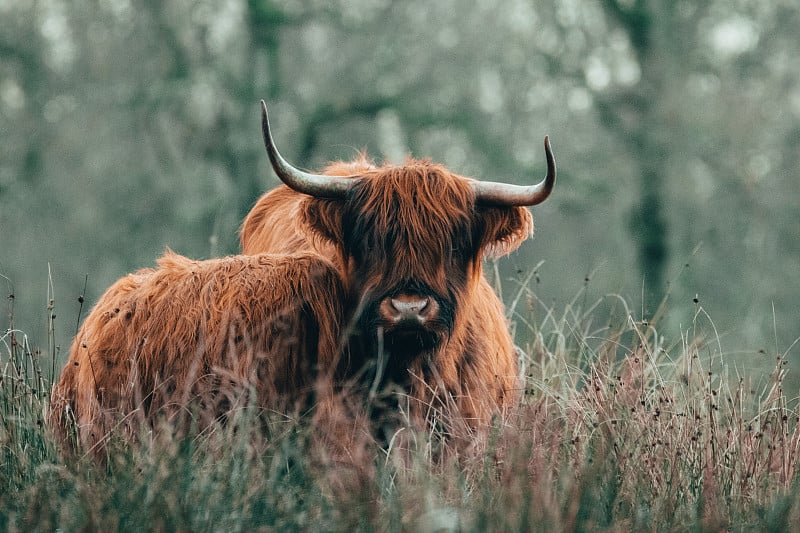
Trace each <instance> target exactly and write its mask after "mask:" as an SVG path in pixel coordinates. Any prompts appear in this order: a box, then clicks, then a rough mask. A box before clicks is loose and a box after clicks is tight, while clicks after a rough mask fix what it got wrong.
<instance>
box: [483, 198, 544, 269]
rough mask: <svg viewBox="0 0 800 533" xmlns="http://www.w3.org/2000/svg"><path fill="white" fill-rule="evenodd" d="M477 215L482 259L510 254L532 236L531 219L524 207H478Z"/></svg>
mask: <svg viewBox="0 0 800 533" xmlns="http://www.w3.org/2000/svg"><path fill="white" fill-rule="evenodd" d="M477 215H478V221H479V223H478V231H479V233H480V235H479V236H478V242H479V243H480V252H481V253H482V254H483V256H484V257H500V256H503V255H506V254H508V253H511V252H513V251H514V250H516V249H517V248H519V245H520V244H522V243H523V241H525V239H527V238H528V237H530V236H531V235H532V234H533V217H532V216H531V213H530V211H528V210H527V209H526V208H524V207H510V208H509V207H480V208H478V213H477Z"/></svg>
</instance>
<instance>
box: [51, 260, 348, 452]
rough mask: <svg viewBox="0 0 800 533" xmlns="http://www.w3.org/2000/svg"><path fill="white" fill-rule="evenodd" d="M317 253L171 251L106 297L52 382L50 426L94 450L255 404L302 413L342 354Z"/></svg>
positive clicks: (330, 283)
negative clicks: (120, 438) (193, 255)
mask: <svg viewBox="0 0 800 533" xmlns="http://www.w3.org/2000/svg"><path fill="white" fill-rule="evenodd" d="M339 280H340V277H339V275H338V273H337V271H336V270H335V269H334V267H333V265H332V264H331V263H330V262H329V261H327V260H325V259H324V258H322V257H321V256H319V255H318V254H308V253H306V254H302V253H300V254H295V255H252V256H233V257H226V258H222V259H213V260H208V261H192V260H189V259H187V258H185V257H182V256H180V255H177V254H174V253H172V252H167V253H166V254H165V255H164V256H163V257H162V258H161V259H160V260H159V261H158V268H156V269H150V268H147V269H143V270H139V271H138V272H135V273H133V274H130V275H128V276H125V277H124V278H122V279H120V280H119V281H117V282H116V283H115V284H114V285H112V286H111V287H110V288H109V289H108V290H107V291H106V293H105V294H104V295H103V296H102V297H101V298H100V300H99V301H98V302H97V304H96V306H95V307H94V309H93V310H92V312H91V313H90V314H89V316H88V317H87V318H86V320H85V321H84V323H83V325H82V327H81V329H80V331H79V333H78V335H77V336H76V338H75V340H74V342H73V344H72V347H71V350H70V356H69V360H68V361H67V364H66V366H65V367H64V370H63V372H62V373H61V376H60V379H59V381H58V382H57V383H56V385H55V387H54V389H53V393H52V401H51V410H50V423H51V424H50V425H51V426H52V427H53V428H54V429H55V431H56V432H57V433H58V434H59V435H60V437H61V438H62V440H69V439H68V435H70V434H71V433H72V430H77V437H78V441H79V442H80V443H81V444H82V445H84V446H85V447H87V448H88V449H98V448H99V447H101V445H102V444H103V442H104V439H105V438H106V437H107V435H108V434H109V432H111V431H112V430H114V429H115V428H118V427H122V428H123V429H126V430H129V431H130V432H136V431H138V430H139V429H140V428H141V424H140V423H141V422H145V423H149V424H150V425H151V426H155V424H156V422H157V421H158V420H163V419H166V420H170V421H173V422H174V421H176V419H180V417H185V416H196V417H198V420H195V421H194V422H193V423H194V425H195V427H198V428H202V427H204V426H205V425H207V424H208V423H210V422H211V421H213V420H218V419H220V418H221V417H222V418H224V417H225V416H226V415H227V414H229V412H230V411H231V410H232V409H236V408H237V407H241V406H243V405H247V404H248V402H251V401H252V399H251V398H250V397H249V394H250V392H255V395H256V398H257V400H256V401H257V405H258V407H260V408H261V409H262V410H265V411H266V410H273V409H276V410H280V409H288V410H292V409H304V408H305V407H306V406H307V404H309V403H310V402H311V401H312V399H311V395H312V394H313V393H314V392H316V390H317V385H318V383H320V382H321V380H325V379H329V378H330V376H329V375H328V374H326V371H327V370H331V371H332V369H334V368H335V367H336V364H337V358H338V354H339V351H340V345H339V342H340V332H339V326H340V322H341V320H335V319H331V317H336V316H340V315H341V306H342V303H341V302H342V300H343V297H344V295H343V292H342V288H341V283H340V281H339Z"/></svg>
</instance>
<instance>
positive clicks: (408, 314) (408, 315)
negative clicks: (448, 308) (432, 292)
mask: <svg viewBox="0 0 800 533" xmlns="http://www.w3.org/2000/svg"><path fill="white" fill-rule="evenodd" d="M437 307H438V306H437V305H436V301H435V300H434V299H433V298H428V297H425V296H419V295H398V296H392V297H390V298H386V299H384V300H383V302H382V303H381V309H380V310H381V314H382V315H383V317H384V319H388V320H390V321H391V322H394V323H399V322H408V321H411V322H419V323H424V322H425V321H426V320H428V319H431V318H434V317H435V316H436V310H437Z"/></svg>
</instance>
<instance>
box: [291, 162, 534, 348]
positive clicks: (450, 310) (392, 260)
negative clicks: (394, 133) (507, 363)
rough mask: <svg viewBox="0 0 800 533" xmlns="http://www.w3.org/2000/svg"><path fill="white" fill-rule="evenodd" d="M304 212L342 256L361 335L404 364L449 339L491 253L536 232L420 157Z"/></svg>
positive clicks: (519, 215) (521, 217)
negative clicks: (483, 204)
mask: <svg viewBox="0 0 800 533" xmlns="http://www.w3.org/2000/svg"><path fill="white" fill-rule="evenodd" d="M302 212H303V216H304V218H305V221H304V222H305V224H306V225H307V226H308V227H310V228H311V229H312V231H313V232H314V233H315V234H316V236H317V237H321V238H323V239H325V240H328V241H330V242H332V243H334V244H335V245H336V246H337V248H338V249H339V250H340V253H341V255H342V264H343V265H344V271H345V272H344V274H345V277H346V279H347V284H348V287H349V291H350V294H351V296H352V299H353V302H352V303H353V307H354V309H355V313H356V316H355V319H356V320H355V323H356V324H357V327H358V328H359V330H360V332H361V333H364V334H366V335H367V336H368V337H370V338H371V339H373V340H374V342H377V343H378V344H379V347H380V348H382V349H383V350H385V351H386V352H387V353H389V354H390V355H391V356H392V357H393V359H395V360H399V361H402V360H404V359H407V358H413V357H415V356H417V355H419V354H420V353H424V352H430V351H433V350H435V349H436V348H438V347H439V346H441V345H442V344H443V343H446V342H447V339H448V338H449V337H450V336H451V334H452V332H453V330H454V328H456V327H458V317H459V307H460V306H462V305H468V304H469V302H470V300H469V297H470V296H469V293H470V291H471V290H472V289H473V288H474V286H475V284H476V283H477V282H478V280H479V279H480V276H481V275H482V274H481V259H482V257H483V256H484V254H487V253H488V254H492V255H498V254H502V253H507V252H509V251H511V250H513V249H515V248H516V247H517V246H519V244H520V243H521V242H522V241H523V240H524V239H525V238H526V237H527V236H528V235H529V234H530V233H531V230H532V219H531V216H530V213H529V212H528V211H527V209H525V208H522V207H503V208H491V207H481V206H478V205H476V203H475V194H474V192H473V190H472V188H471V187H470V180H468V179H466V178H462V177H459V176H456V175H454V174H452V173H450V172H449V171H448V170H447V169H445V168H444V167H442V166H440V165H436V164H432V163H429V162H424V161H413V160H412V161H409V162H407V164H406V165H404V166H396V167H394V166H385V167H382V168H378V169H371V170H368V171H366V172H364V173H363V174H362V175H361V177H359V178H357V179H355V180H354V183H353V186H352V187H351V188H350V189H349V190H348V192H347V194H346V195H345V196H344V197H343V198H341V199H335V200H323V199H317V198H309V199H307V200H306V201H305V204H304V208H303V210H302ZM399 361H398V362H399Z"/></svg>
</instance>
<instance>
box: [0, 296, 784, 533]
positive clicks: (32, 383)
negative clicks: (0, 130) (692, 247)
mask: <svg viewBox="0 0 800 533" xmlns="http://www.w3.org/2000/svg"><path fill="white" fill-rule="evenodd" d="M580 300H581V299H580V298H576V302H577V301H580ZM517 303H518V302H517ZM534 305H539V304H534ZM521 306H522V304H519V307H521ZM616 308H617V309H618V312H616V313H612V315H613V316H612V317H609V316H605V315H604V314H602V313H601V312H600V311H598V310H597V309H598V307H595V306H592V305H589V306H586V305H577V304H575V303H573V305H570V306H568V307H567V308H566V310H563V311H561V312H559V313H556V312H555V311H554V310H552V309H550V310H548V309H545V310H544V312H542V308H541V306H540V305H539V310H538V315H539V319H538V320H537V321H536V323H535V324H531V323H529V322H528V321H518V322H517V324H518V326H519V324H521V323H523V324H524V323H528V325H527V326H525V327H526V328H527V329H529V330H530V331H528V333H530V334H531V338H533V339H534V341H533V342H531V343H530V344H529V345H528V346H526V352H527V356H528V361H527V371H526V373H527V390H526V394H525V397H524V401H523V403H522V405H521V406H520V407H519V409H518V410H517V411H516V412H514V413H510V414H509V416H508V417H507V418H505V419H503V420H498V421H497V423H496V426H495V427H494V428H493V429H492V431H491V432H490V433H489V434H488V435H486V436H485V437H480V438H478V437H476V438H475V439H474V445H473V446H472V447H471V448H470V449H469V450H468V451H467V452H462V453H461V454H460V455H458V456H457V455H456V454H455V453H448V451H447V450H445V451H444V452H443V453H433V452H432V451H431V450H433V449H434V448H435V447H436V446H435V443H433V442H431V440H432V437H431V436H429V435H425V434H412V433H411V431H410V430H408V429H407V430H405V433H404V434H405V435H406V436H407V437H409V438H405V439H402V440H403V442H405V443H407V447H406V446H403V447H400V446H398V447H391V448H390V449H389V450H388V451H387V450H380V449H373V450H372V451H371V454H370V456H369V458H368V461H366V463H368V468H365V469H364V470H363V471H362V472H359V473H357V474H356V475H352V474H353V473H352V472H349V471H347V469H345V468H343V467H342V468H337V467H334V466H331V465H330V464H326V463H325V462H324V461H318V460H314V459H312V457H314V454H313V453H311V452H310V445H309V442H310V439H309V428H308V427H307V425H304V424H303V423H297V422H296V421H293V420H289V419H287V418H282V417H275V418H274V419H273V420H271V421H269V423H268V424H267V425H268V427H267V428H265V427H264V426H263V425H262V422H261V421H259V420H257V417H256V416H255V414H254V413H252V412H250V410H248V409H242V410H241V411H239V412H237V414H236V417H235V419H234V420H233V422H230V423H228V424H226V425H225V426H224V427H223V426H220V427H213V428H210V429H209V430H208V431H205V432H203V433H202V434H200V435H194V436H188V437H177V436H175V435H172V434H171V432H170V431H169V429H166V428H165V429H164V430H163V431H161V432H160V433H159V434H158V435H156V436H145V438H143V439H142V444H140V445H138V446H128V445H125V444H124V443H120V442H116V441H114V440H113V439H112V442H111V444H110V445H109V447H108V451H107V453H106V455H105V456H104V460H102V461H97V460H95V459H93V458H91V457H88V456H84V455H81V454H80V453H79V454H78V455H77V457H64V456H62V455H60V453H59V451H58V449H57V447H56V445H55V442H54V440H53V439H52V437H51V435H50V434H49V433H48V430H47V428H46V427H45V426H44V423H43V420H44V417H43V413H44V411H45V409H46V408H47V399H48V396H49V389H50V382H51V381H52V373H53V369H52V368H50V365H43V364H42V363H41V361H47V360H49V356H50V355H52V353H50V354H48V353H40V352H37V351H36V350H35V349H34V348H32V346H31V343H29V341H28V340H27V338H26V337H25V336H24V334H23V333H22V332H20V331H17V330H11V331H8V332H5V334H4V335H2V337H0V349H1V350H2V351H0V369H2V382H1V383H0V417H1V419H0V530H3V531H34V530H39V531H54V530H56V529H59V530H63V531H79V530H95V531H113V530H124V531H139V530H156V531H210V530H215V531H273V530H280V531H295V530H300V531H307V530H314V531H352V530H365V531H371V530H379V531H516V530H530V531H600V530H632V531H650V530H657V531H687V530H695V531H706V530H714V531H722V530H732V531H742V530H750V529H756V530H761V531H766V530H769V531H798V530H800V494H799V493H798V489H800V487H798V482H800V475H799V474H798V471H797V467H798V459H800V457H799V455H798V454H799V453H800V432H799V431H798V414H797V410H796V407H795V402H794V399H793V397H792V395H793V394H794V393H793V392H792V393H791V394H787V392H788V391H787V392H785V391H784V390H783V388H782V386H783V380H784V375H785V363H786V356H787V354H786V353H775V354H762V356H763V357H769V358H774V363H775V364H774V371H773V372H772V374H771V375H770V376H769V378H766V379H755V378H754V379H752V380H751V379H750V378H749V377H748V376H740V375H737V374H736V372H735V370H733V369H731V368H730V367H729V366H728V365H727V364H726V361H725V357H724V354H723V353H721V351H722V350H721V348H720V347H719V344H718V339H717V337H716V335H715V334H714V328H713V325H712V324H711V322H710V320H708V319H707V317H705V315H704V313H703V311H702V309H701V308H699V307H697V312H696V320H695V323H694V324H691V325H690V327H689V329H688V330H687V331H684V332H679V333H678V334H677V335H676V338H668V337H667V336H666V335H665V336H662V335H661V334H660V333H659V331H658V328H657V324H654V323H649V324H648V323H645V322H643V321H641V320H634V319H633V318H632V316H633V315H632V313H630V312H629V311H628V309H627V307H626V306H625V303H624V302H622V301H621V300H620V301H619V303H618V304H617V305H616ZM593 324H594V325H593ZM596 324H602V326H596ZM49 337H50V338H49V340H48V342H47V346H48V348H47V349H48V350H50V351H51V352H53V351H54V350H55V348H54V346H55V343H54V340H53V339H52V332H51V334H50V335H49ZM42 352H44V349H43V350H42ZM62 359H63V357H62ZM43 366H45V367H46V368H42V367H43ZM267 435H269V437H267Z"/></svg>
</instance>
